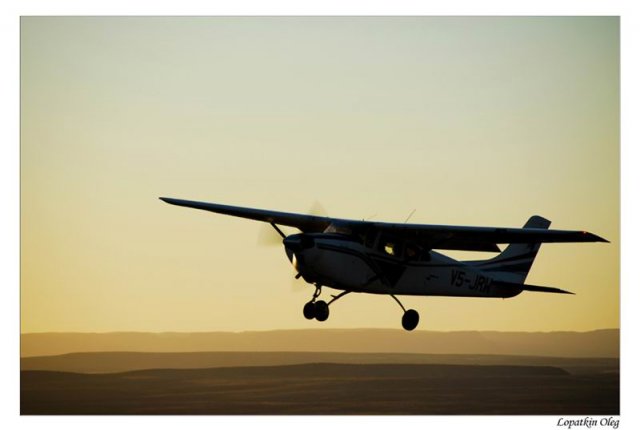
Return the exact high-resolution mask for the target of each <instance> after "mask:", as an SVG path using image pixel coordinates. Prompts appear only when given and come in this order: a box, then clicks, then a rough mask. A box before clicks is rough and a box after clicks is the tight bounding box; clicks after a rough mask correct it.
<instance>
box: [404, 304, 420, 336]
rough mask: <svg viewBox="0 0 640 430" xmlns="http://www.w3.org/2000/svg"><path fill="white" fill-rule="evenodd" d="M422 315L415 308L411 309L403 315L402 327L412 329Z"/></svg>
mask: <svg viewBox="0 0 640 430" xmlns="http://www.w3.org/2000/svg"><path fill="white" fill-rule="evenodd" d="M419 321H420V315H419V314H418V312H416V311H414V310H413V309H409V310H408V311H406V312H405V313H404V315H402V328H404V329H405V330H407V331H411V330H413V329H414V328H416V327H417V326H418V322H419Z"/></svg>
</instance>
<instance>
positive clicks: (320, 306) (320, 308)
mask: <svg viewBox="0 0 640 430" xmlns="http://www.w3.org/2000/svg"><path fill="white" fill-rule="evenodd" d="M314 311H315V316H316V319H317V320H318V321H326V320H327V318H329V305H327V302H325V301H323V300H319V301H317V302H316V304H315V309H314Z"/></svg>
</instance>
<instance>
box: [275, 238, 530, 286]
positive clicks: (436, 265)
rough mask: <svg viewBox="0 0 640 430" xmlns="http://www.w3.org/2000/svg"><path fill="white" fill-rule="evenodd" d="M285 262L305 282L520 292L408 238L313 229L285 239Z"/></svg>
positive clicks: (471, 265)
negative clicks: (346, 233)
mask: <svg viewBox="0 0 640 430" xmlns="http://www.w3.org/2000/svg"><path fill="white" fill-rule="evenodd" d="M284 245H285V250H286V252H287V256H288V258H289V260H290V261H291V262H292V264H293V265H294V267H295V268H296V270H297V271H298V273H300V275H301V276H302V277H303V278H304V279H305V281H307V282H309V283H313V284H320V285H324V286H328V287H331V288H335V289H339V290H345V291H352V292H362V293H372V294H397V295H415V296H455V297H501V298H506V297H513V296H515V295H517V294H519V293H520V292H521V290H513V289H511V290H505V289H503V288H499V287H496V286H494V285H492V283H493V281H494V280H496V276H495V274H489V273H486V272H483V271H481V270H479V269H478V268H477V267H475V265H474V264H468V263H465V262H462V261H457V260H454V259H452V258H450V257H447V256H446V255H443V254H440V253H438V252H435V251H433V250H421V249H420V248H419V247H418V246H414V245H413V244H411V243H410V242H409V241H401V240H398V239H393V238H387V237H385V236H384V235H382V234H379V235H376V237H373V238H369V239H367V238H363V237H354V236H349V235H341V234H332V233H318V234H297V235H291V236H288V237H287V238H286V239H285V240H284Z"/></svg>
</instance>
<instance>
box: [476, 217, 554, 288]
mask: <svg viewBox="0 0 640 430" xmlns="http://www.w3.org/2000/svg"><path fill="white" fill-rule="evenodd" d="M550 225H551V221H549V220H548V219H545V218H542V217H541V216H537V215H534V216H532V217H531V218H529V221H527V223H526V224H525V225H524V228H539V229H545V230H546V229H548V228H549V226H550ZM539 249H540V244H539V243H512V244H510V245H509V246H507V247H506V248H505V250H504V251H502V252H501V253H500V255H498V256H496V257H494V258H491V259H489V260H485V261H483V262H479V263H478V265H477V266H478V268H479V269H481V270H482V271H485V272H488V273H491V274H493V275H494V276H495V277H496V278H497V279H501V280H503V281H508V282H516V283H519V284H522V283H524V281H525V279H527V275H528V274H529V270H530V269H531V265H532V264H533V260H534V259H535V258H536V255H537V254H538V250H539Z"/></svg>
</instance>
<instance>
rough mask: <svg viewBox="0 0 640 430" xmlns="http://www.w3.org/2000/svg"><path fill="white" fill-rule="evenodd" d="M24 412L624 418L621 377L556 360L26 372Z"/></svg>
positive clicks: (23, 378) (23, 399)
mask: <svg viewBox="0 0 640 430" xmlns="http://www.w3.org/2000/svg"><path fill="white" fill-rule="evenodd" d="M20 382H21V392H20V400H21V401H20V404H21V413H22V414H29V415H31V414H35V415H38V414H47V415H55V414H163V415H166V414H188V415H194V414H222V415H236V414H252V415H307V414H312V415H322V414H330V415H347V414H349V415H353V414H367V415H414V414H419V415H430V414H431V415H505V414H506V415H519V414H524V415H541V414H544V415H617V414H619V377H618V375H591V376H574V375H570V374H569V373H568V372H566V371H564V370H563V369H559V368H555V367H548V366H461V365H382V364H371V365H353V364H352V365H344V364H331V363H322V364H301V365H293V366H256V367H244V368H241V367H235V368H214V369H179V370H176V369H154V370H141V371H132V372H124V373H117V374H113V373H111V374H78V373H68V372H52V371H22V372H21V381H20Z"/></svg>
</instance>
